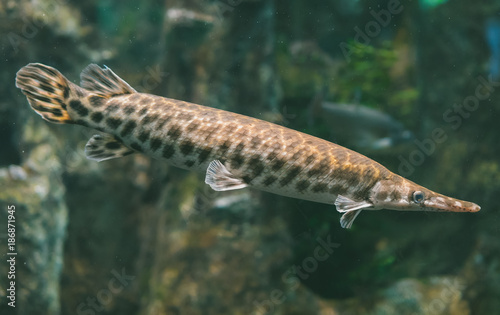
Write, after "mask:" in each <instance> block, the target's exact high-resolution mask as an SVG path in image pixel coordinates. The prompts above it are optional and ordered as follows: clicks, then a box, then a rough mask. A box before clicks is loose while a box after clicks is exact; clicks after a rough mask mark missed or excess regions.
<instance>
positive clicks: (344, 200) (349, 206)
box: [335, 195, 373, 229]
mask: <svg viewBox="0 0 500 315" xmlns="http://www.w3.org/2000/svg"><path fill="white" fill-rule="evenodd" d="M335 206H336V207H337V211H338V212H340V213H343V214H344V215H343V216H342V218H341V219H340V225H341V226H342V227H343V228H346V229H350V228H351V226H352V223H353V222H354V219H356V217H357V216H358V215H359V213H360V212H361V210H363V209H367V208H370V207H372V206H373V204H372V203H370V202H368V201H364V200H363V201H354V200H352V199H350V198H348V197H346V196H342V195H338V196H337V199H336V200H335Z"/></svg>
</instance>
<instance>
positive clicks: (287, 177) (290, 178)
mask: <svg viewBox="0 0 500 315" xmlns="http://www.w3.org/2000/svg"><path fill="white" fill-rule="evenodd" d="M301 169H302V168H301V167H299V166H294V167H292V168H291V169H290V170H288V172H287V173H286V175H285V177H283V178H282V179H281V180H280V185H281V186H286V185H288V184H289V183H290V182H291V181H293V180H294V178H295V177H297V175H299V173H300V171H301Z"/></svg>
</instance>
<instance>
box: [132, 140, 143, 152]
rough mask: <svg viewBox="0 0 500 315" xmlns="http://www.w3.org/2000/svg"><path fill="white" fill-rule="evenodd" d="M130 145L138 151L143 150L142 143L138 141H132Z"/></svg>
mask: <svg viewBox="0 0 500 315" xmlns="http://www.w3.org/2000/svg"><path fill="white" fill-rule="evenodd" d="M130 147H131V148H132V149H134V150H136V151H139V152H142V147H141V145H140V144H139V143H137V142H132V143H131V144H130Z"/></svg>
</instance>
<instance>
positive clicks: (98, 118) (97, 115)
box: [90, 112, 104, 123]
mask: <svg viewBox="0 0 500 315" xmlns="http://www.w3.org/2000/svg"><path fill="white" fill-rule="evenodd" d="M103 118H104V116H103V115H102V113H101V112H94V113H92V114H91V115H90V119H91V120H92V121H93V122H95V123H100V122H101V121H102V119H103Z"/></svg>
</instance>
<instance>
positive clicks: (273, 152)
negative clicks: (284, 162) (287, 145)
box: [266, 151, 278, 161]
mask: <svg viewBox="0 0 500 315" xmlns="http://www.w3.org/2000/svg"><path fill="white" fill-rule="evenodd" d="M277 156H278V154H277V153H276V151H271V152H269V154H268V155H267V157H266V159H267V160H268V161H272V160H274V159H275V158H276V157H277Z"/></svg>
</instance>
